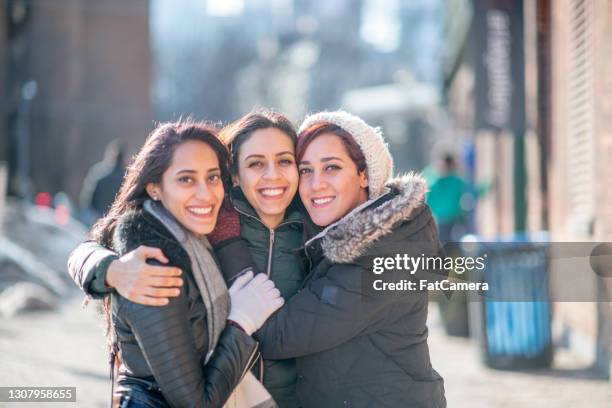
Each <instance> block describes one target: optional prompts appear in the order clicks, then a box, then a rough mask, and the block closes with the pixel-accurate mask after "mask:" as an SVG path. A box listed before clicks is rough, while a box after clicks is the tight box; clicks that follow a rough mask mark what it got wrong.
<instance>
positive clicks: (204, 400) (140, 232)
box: [112, 210, 257, 407]
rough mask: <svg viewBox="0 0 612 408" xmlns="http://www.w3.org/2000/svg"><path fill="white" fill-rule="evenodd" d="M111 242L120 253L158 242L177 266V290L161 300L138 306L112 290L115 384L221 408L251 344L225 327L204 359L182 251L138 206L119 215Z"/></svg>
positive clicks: (201, 316)
mask: <svg viewBox="0 0 612 408" xmlns="http://www.w3.org/2000/svg"><path fill="white" fill-rule="evenodd" d="M114 242H115V248H114V249H115V250H116V251H117V252H118V253H119V254H120V255H121V254H124V253H126V252H129V251H131V250H133V249H135V248H137V247H138V246H140V245H147V246H151V247H156V248H161V249H163V251H164V254H165V255H166V257H167V258H168V260H169V263H168V264H169V265H172V266H176V267H179V268H181V269H182V271H183V275H182V278H183V280H184V285H183V288H182V290H181V293H180V295H179V296H178V297H175V298H170V302H169V304H168V305H166V306H161V307H153V306H143V305H140V304H137V303H133V302H131V301H129V300H127V299H125V298H123V297H121V296H120V295H119V294H117V293H116V292H114V293H113V294H112V312H113V316H112V318H113V325H114V328H115V331H116V334H117V340H118V343H119V349H120V353H121V360H122V365H121V367H120V370H119V374H120V376H119V383H120V384H121V385H122V386H123V387H122V388H123V389H124V392H125V388H128V389H129V387H130V384H135V383H137V382H138V380H139V379H142V380H145V381H149V382H151V383H153V388H157V387H159V388H160V389H161V393H162V394H163V398H165V400H166V402H167V403H168V405H169V406H172V407H221V406H222V405H223V404H224V403H225V401H226V400H227V398H228V397H229V396H230V394H231V392H232V390H233V389H234V388H235V387H236V385H237V384H238V383H239V382H240V379H241V378H242V376H243V374H244V373H245V372H246V370H247V369H248V368H249V366H250V364H251V363H252V362H253V361H254V358H255V356H256V353H257V343H256V342H255V340H253V338H252V337H251V336H248V335H247V334H246V333H244V332H243V331H242V330H240V329H237V328H236V327H233V326H227V327H226V328H225V329H224V331H223V332H222V334H221V337H220V338H219V341H218V343H217V346H216V348H215V351H214V354H213V355H212V357H211V359H210V360H209V361H208V363H207V364H204V358H205V355H206V351H207V349H208V342H209V337H208V333H207V325H206V318H207V316H206V308H205V307H204V303H203V301H202V297H201V296H200V292H199V290H198V287H197V284H196V283H195V280H194V277H193V275H192V270H191V262H190V259H189V256H188V255H187V253H186V252H185V250H184V249H183V248H182V247H181V246H180V244H179V243H178V241H176V239H175V238H174V236H173V235H172V234H171V233H170V232H169V231H168V230H167V229H166V228H165V227H164V226H163V225H162V224H161V223H160V222H159V221H158V220H157V219H155V218H154V217H153V216H152V215H150V214H147V213H145V212H144V211H142V210H139V211H135V212H131V213H128V214H126V215H125V216H123V217H122V218H121V219H120V220H119V223H118V225H117V230H116V232H115V239H114ZM134 380H135V381H134ZM128 392H129V390H128Z"/></svg>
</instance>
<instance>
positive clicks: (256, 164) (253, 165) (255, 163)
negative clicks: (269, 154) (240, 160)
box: [247, 161, 263, 169]
mask: <svg viewBox="0 0 612 408" xmlns="http://www.w3.org/2000/svg"><path fill="white" fill-rule="evenodd" d="M262 167H263V163H262V162H260V161H253V162H250V163H249V164H248V165H247V168H249V169H260V168H262Z"/></svg>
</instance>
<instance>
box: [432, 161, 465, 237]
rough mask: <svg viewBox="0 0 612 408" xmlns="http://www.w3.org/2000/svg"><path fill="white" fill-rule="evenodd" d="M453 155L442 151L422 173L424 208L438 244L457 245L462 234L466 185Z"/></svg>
mask: <svg viewBox="0 0 612 408" xmlns="http://www.w3.org/2000/svg"><path fill="white" fill-rule="evenodd" d="M458 167H459V166H458V163H457V158H456V156H455V154H454V153H452V152H450V151H445V152H443V153H442V154H440V155H439V157H438V159H437V160H435V162H434V163H432V164H430V165H429V166H427V167H426V168H425V169H424V170H423V176H424V177H425V180H427V184H428V185H429V192H428V193H427V204H429V207H430V208H431V212H432V213H433V216H434V218H435V220H436V222H437V224H438V231H439V234H440V241H441V242H442V243H444V244H445V243H447V242H453V241H458V240H459V239H460V238H461V236H462V235H463V234H465V232H466V219H465V210H464V208H463V206H462V201H463V200H464V199H465V194H466V182H465V180H464V178H463V177H462V175H461V174H460V173H459V169H458Z"/></svg>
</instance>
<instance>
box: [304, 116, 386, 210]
mask: <svg viewBox="0 0 612 408" xmlns="http://www.w3.org/2000/svg"><path fill="white" fill-rule="evenodd" d="M317 123H332V124H334V125H336V126H339V127H340V128H342V129H343V130H345V131H346V132H348V133H349V134H350V135H351V136H353V139H354V140H355V142H356V143H357V145H359V148H360V149H361V151H362V153H363V156H364V157H365V161H366V167H367V170H368V190H369V198H370V199H372V198H376V197H378V196H380V195H381V194H382V193H383V192H384V188H385V183H386V182H387V180H389V178H390V177H391V175H392V174H393V158H392V157H391V153H390V152H389V146H387V143H386V142H385V139H384V138H383V135H382V131H381V130H380V128H373V127H372V126H369V125H368V124H367V123H365V122H364V121H363V119H361V118H359V117H357V116H355V115H351V114H350V113H348V112H344V111H334V112H319V113H315V114H313V115H310V116H307V117H306V119H304V122H302V125H301V126H300V129H299V130H298V137H299V135H301V134H302V132H303V131H304V130H306V129H308V128H309V127H311V126H312V125H315V124H317Z"/></svg>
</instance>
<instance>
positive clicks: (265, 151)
mask: <svg viewBox="0 0 612 408" xmlns="http://www.w3.org/2000/svg"><path fill="white" fill-rule="evenodd" d="M236 182H237V183H238V184H239V185H240V188H241V189H242V192H243V193H244V195H245V197H246V199H247V200H248V201H249V203H250V204H251V205H252V206H253V208H254V209H255V211H256V212H257V215H258V216H259V218H260V219H261V221H262V222H263V223H264V224H265V225H266V226H267V227H268V228H274V227H276V226H277V225H278V224H279V223H280V222H281V221H282V220H283V218H284V216H285V210H286V209H287V207H288V206H289V204H290V203H291V200H292V199H293V197H294V196H295V193H296V191H297V187H298V172H297V167H296V164H295V147H294V146H293V142H292V141H291V139H290V138H289V137H288V136H287V135H286V134H285V133H283V132H282V131H281V130H279V129H276V128H267V129H259V130H256V131H254V132H253V133H252V134H251V136H250V137H249V138H248V140H246V141H245V142H244V143H242V144H241V145H240V148H239V153H238V175H237V177H236Z"/></svg>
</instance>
